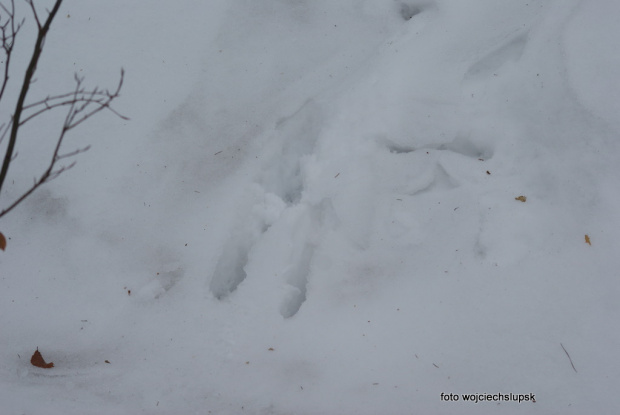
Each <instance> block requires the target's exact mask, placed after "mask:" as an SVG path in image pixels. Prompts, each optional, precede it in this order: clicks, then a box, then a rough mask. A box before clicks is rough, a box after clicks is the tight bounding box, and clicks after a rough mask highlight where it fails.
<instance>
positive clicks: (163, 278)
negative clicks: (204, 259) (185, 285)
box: [136, 268, 185, 300]
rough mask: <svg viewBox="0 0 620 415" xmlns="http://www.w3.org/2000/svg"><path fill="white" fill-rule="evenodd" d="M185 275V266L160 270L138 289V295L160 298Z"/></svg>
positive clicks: (144, 297)
mask: <svg viewBox="0 0 620 415" xmlns="http://www.w3.org/2000/svg"><path fill="white" fill-rule="evenodd" d="M183 275H185V271H184V270H183V268H177V269H176V270H174V271H166V272H158V273H157V275H156V276H155V277H154V278H153V279H152V280H151V281H150V282H148V283H147V284H146V285H144V286H143V287H142V288H140V290H138V293H137V295H136V297H137V298H138V299H142V300H152V299H154V298H159V297H160V296H162V295H163V294H165V293H166V292H167V291H168V290H170V289H171V288H172V287H173V286H174V285H175V284H176V283H177V282H178V281H179V280H180V279H181V278H183Z"/></svg>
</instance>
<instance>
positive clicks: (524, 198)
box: [515, 196, 527, 202]
mask: <svg viewBox="0 0 620 415" xmlns="http://www.w3.org/2000/svg"><path fill="white" fill-rule="evenodd" d="M515 200H518V201H519V202H525V201H526V200H527V197H525V196H519V197H515Z"/></svg>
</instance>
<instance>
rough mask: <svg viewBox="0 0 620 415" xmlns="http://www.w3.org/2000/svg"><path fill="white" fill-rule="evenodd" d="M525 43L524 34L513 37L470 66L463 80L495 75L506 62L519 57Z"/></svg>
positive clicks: (486, 77) (525, 37) (525, 36)
mask: <svg viewBox="0 0 620 415" xmlns="http://www.w3.org/2000/svg"><path fill="white" fill-rule="evenodd" d="M526 44H527V35H526V34H522V35H519V36H517V37H515V38H514V39H512V40H510V41H509V42H508V43H506V44H504V45H502V46H500V47H499V48H497V49H495V50H494V51H492V52H491V53H489V54H487V55H486V56H485V57H483V58H482V59H480V60H479V61H478V62H476V63H475V64H473V65H472V66H470V67H469V70H468V71H467V73H466V74H465V80H466V81H473V80H476V79H488V78H490V77H491V76H494V75H497V73H498V72H499V70H500V69H501V68H502V66H504V65H505V64H506V63H507V62H510V61H513V62H515V61H518V60H519V58H521V55H522V54H523V51H524V50H525V45H526Z"/></svg>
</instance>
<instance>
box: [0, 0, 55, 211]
mask: <svg viewBox="0 0 620 415" xmlns="http://www.w3.org/2000/svg"><path fill="white" fill-rule="evenodd" d="M29 4H30V5H31V7H32V10H33V13H35V18H36V20H37V25H38V27H39V33H38V35H37V40H36V42H35V46H34V52H33V53H32V57H31V58H30V63H29V64H28V68H27V69H26V74H25V76H24V81H23V83H22V88H21V91H20V93H19V98H18V99H17V103H16V105H15V112H14V113H13V123H12V125H11V135H10V137H9V143H8V145H7V149H6V153H5V155H4V161H3V163H2V169H1V170H0V191H1V190H2V185H3V184H4V180H5V179H6V174H7V172H8V170H9V165H10V164H11V158H12V156H13V150H14V149H15V142H16V141H17V132H18V130H19V120H20V117H21V113H22V110H23V107H24V102H25V100H26V95H27V94H28V89H29V88H30V81H31V80H32V77H33V76H34V73H35V71H36V69H37V63H38V62H39V58H40V57H41V52H42V51H43V43H44V41H45V37H46V36H47V32H48V31H49V28H50V25H51V24H52V20H54V16H56V13H57V12H58V9H59V8H60V5H61V4H62V0H56V3H55V4H54V7H53V8H52V10H51V11H50V13H49V15H48V16H47V20H46V21H45V24H44V25H43V26H41V24H40V22H39V20H38V17H37V16H36V10H35V8H34V4H33V2H32V0H29ZM0 216H1V215H0Z"/></svg>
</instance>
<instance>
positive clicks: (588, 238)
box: [586, 235, 592, 246]
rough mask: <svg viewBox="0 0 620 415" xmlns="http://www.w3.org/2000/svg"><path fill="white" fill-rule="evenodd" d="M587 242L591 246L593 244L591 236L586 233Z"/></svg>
mask: <svg viewBox="0 0 620 415" xmlns="http://www.w3.org/2000/svg"><path fill="white" fill-rule="evenodd" d="M586 243H587V244H588V245H590V246H592V244H591V243H590V237H589V236H588V235H586Z"/></svg>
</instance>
